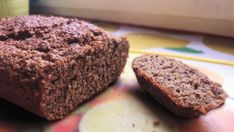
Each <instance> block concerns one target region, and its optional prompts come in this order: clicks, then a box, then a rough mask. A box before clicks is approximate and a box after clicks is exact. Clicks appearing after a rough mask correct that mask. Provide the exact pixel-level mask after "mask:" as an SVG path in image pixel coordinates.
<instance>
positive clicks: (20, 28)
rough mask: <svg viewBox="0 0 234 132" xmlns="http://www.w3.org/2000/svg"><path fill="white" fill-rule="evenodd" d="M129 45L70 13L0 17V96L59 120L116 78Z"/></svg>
mask: <svg viewBox="0 0 234 132" xmlns="http://www.w3.org/2000/svg"><path fill="white" fill-rule="evenodd" d="M128 49H129V44H128V42H127V40H126V39H125V38H124V37H120V36H115V35H112V34H110V33H108V32H106V31H103V30H102V29H100V28H98V27H96V26H94V25H92V24H89V23H87V22H84V21H80V20H78V19H75V18H63V17H53V16H50V17H44V16H22V17H12V18H2V19H0V97H1V98H3V99H5V100H7V101H9V102H12V103H14V104H17V105H19V106H21V107H23V108H24V109H26V110H28V111H31V112H33V113H35V114H37V115H39V116H41V117H43V118H46V119H48V120H56V119H62V118H64V117H65V116H66V115H68V114H69V113H71V112H72V111H73V110H74V109H75V108H76V107H77V106H78V105H79V104H80V103H82V102H84V101H85V100H87V99H90V98H91V97H92V96H94V95H95V94H97V93H99V92H101V91H103V90H104V89H106V88H107V86H108V85H109V84H110V83H111V82H113V81H115V80H117V79H118V77H119V76H120V73H121V71H122V69H123V67H124V65H125V63H126V59H127V56H128Z"/></svg>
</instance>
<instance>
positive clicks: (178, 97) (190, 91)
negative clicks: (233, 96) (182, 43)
mask: <svg viewBox="0 0 234 132" xmlns="http://www.w3.org/2000/svg"><path fill="white" fill-rule="evenodd" d="M132 67H133V70H134V72H135V74H136V77H137V80H138V82H139V84H140V86H141V87H142V88H143V89H145V90H146V91H148V92H149V93H150V94H151V95H152V96H153V97H154V98H155V99H156V100H157V101H158V102H159V103H160V104H162V105H163V106H164V107H165V108H167V109H168V110H169V111H171V112H173V113H175V114H176V115H178V116H181V117H197V116H199V115H201V114H205V113H207V112H208V111H209V110H211V109H215V108H218V107H220V106H221V105H223V104H224V102H225V99H226V97H227V94H226V93H225V92H224V90H223V89H222V86H221V85H220V84H218V83H216V82H213V81H211V80H210V79H209V78H208V77H207V76H206V75H205V74H203V73H201V72H199V71H198V70H196V69H194V68H191V67H189V66H188V65H186V64H183V63H182V62H181V61H178V60H174V59H170V58H166V57H163V56H159V55H143V56H140V57H137V58H135V59H134V61H133V64H132Z"/></svg>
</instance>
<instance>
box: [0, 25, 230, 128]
mask: <svg viewBox="0 0 234 132" xmlns="http://www.w3.org/2000/svg"><path fill="white" fill-rule="evenodd" d="M94 24H96V25H99V26H100V27H103V28H104V29H106V30H108V31H111V32H113V33H114V34H117V35H125V36H127V38H128V40H129V41H130V46H131V51H133V50H141V51H142V50H144V51H145V52H148V51H151V52H155V53H157V52H163V53H173V54H181V55H185V56H186V55H189V56H199V57H203V58H208V59H219V60H227V61H230V62H232V61H234V56H233V55H234V46H233V45H231V44H232V43H233V44H234V40H232V39H225V38H217V37H208V36H201V35H192V34H182V33H178V32H168V31H167V32H166V31H158V30H151V29H144V28H138V27H130V26H120V25H113V24H108V23H100V22H94ZM139 55H140V54H133V53H130V55H129V58H128V62H127V64H126V66H125V69H124V71H123V73H122V74H121V77H120V79H119V80H118V82H116V83H115V84H113V85H112V86H110V87H109V88H108V89H107V90H106V91H104V92H103V93H101V94H99V95H97V96H96V97H94V98H93V99H91V100H89V101H87V102H85V103H83V104H82V105H81V106H80V107H79V108H77V110H75V111H74V112H73V113H72V114H71V115H69V116H68V117H67V118H65V119H64V120H60V121H53V122H51V121H46V120H43V119H41V118H40V117H37V116H35V115H33V114H31V113H29V112H27V111H25V110H23V109H21V108H19V107H17V106H14V105H12V104H10V103H8V102H5V101H3V100H0V105H1V107H0V131H26V130H27V131H41V130H46V131H56V132H60V131H61V132H63V131H81V132H86V131H87V132H90V131H92V132H96V131H97V132H100V131H103V132H104V131H116V132H119V131H121V132H154V131H163V132H166V131H169V132H171V131H186V132H197V131H199V132H202V131H204V132H214V131H223V132H224V131H225V132H229V131H230V132H233V131H234V126H233V125H232V123H233V122H234V118H232V117H234V87H233V82H234V78H233V75H234V67H233V66H228V65H222V64H215V63H208V62H204V61H194V60H185V59H180V60H182V61H183V62H184V63H186V64H189V65H191V66H193V67H195V68H197V69H199V70H200V71H201V72H203V73H205V74H207V75H208V77H209V78H210V79H212V80H214V81H217V82H219V83H221V84H222V86H223V88H224V89H225V91H226V92H227V93H228V94H229V98H228V99H227V100H226V102H225V105H223V106H222V107H220V108H218V109H215V110H212V111H210V112H209V113H208V114H206V115H203V116H200V117H199V118H196V119H182V118H179V117H177V116H175V115H173V114H172V113H170V112H168V111H167V110H166V109H164V108H163V107H162V106H161V105H159V104H158V103H157V102H156V101H155V100H154V99H153V98H152V97H151V96H150V95H149V94H147V93H146V92H144V91H143V90H142V89H141V88H140V86H139V85H138V83H137V81H136V78H135V75H134V73H133V71H132V69H131V62H132V60H133V58H135V57H136V56H139Z"/></svg>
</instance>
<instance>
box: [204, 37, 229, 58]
mask: <svg viewBox="0 0 234 132" xmlns="http://www.w3.org/2000/svg"><path fill="white" fill-rule="evenodd" d="M203 43H204V44H205V45H207V46H208V47H209V48H211V49H213V50H216V51H220V52H224V53H228V54H232V55H234V39H230V38H220V37H204V39H203Z"/></svg>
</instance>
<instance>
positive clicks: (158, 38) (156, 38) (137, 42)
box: [127, 33, 188, 49]
mask: <svg viewBox="0 0 234 132" xmlns="http://www.w3.org/2000/svg"><path fill="white" fill-rule="evenodd" d="M127 39H128V40H129V43H130V48H132V49H149V48H159V47H162V48H163V47H164V48H179V47H184V46H186V45H187V44H188V41H187V40H182V39H176V38H172V37H168V36H163V35H154V34H147V33H146V34H142V33H131V34H128V35H127Z"/></svg>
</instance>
